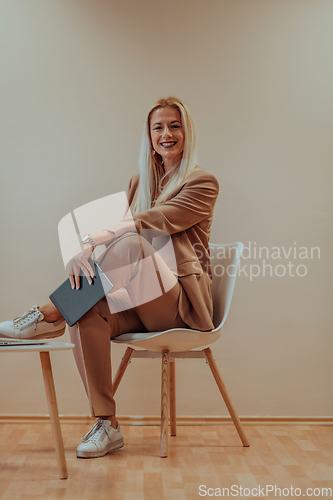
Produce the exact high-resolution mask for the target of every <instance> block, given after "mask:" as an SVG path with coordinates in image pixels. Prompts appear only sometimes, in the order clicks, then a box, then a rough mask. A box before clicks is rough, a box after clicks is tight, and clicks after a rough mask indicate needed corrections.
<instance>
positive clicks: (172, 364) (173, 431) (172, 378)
mask: <svg viewBox="0 0 333 500" xmlns="http://www.w3.org/2000/svg"><path fill="white" fill-rule="evenodd" d="M169 370H170V380H169V384H170V434H171V436H176V433H177V426H176V362H175V360H173V361H170V368H169Z"/></svg>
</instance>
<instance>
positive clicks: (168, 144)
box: [160, 141, 177, 148]
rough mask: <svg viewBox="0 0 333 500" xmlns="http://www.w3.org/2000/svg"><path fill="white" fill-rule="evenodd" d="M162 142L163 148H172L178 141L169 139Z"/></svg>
mask: <svg viewBox="0 0 333 500" xmlns="http://www.w3.org/2000/svg"><path fill="white" fill-rule="evenodd" d="M160 144H161V146H162V147H163V148H172V147H173V146H174V145H175V144H177V142H175V141H173V142H171V141H169V142H161V143H160Z"/></svg>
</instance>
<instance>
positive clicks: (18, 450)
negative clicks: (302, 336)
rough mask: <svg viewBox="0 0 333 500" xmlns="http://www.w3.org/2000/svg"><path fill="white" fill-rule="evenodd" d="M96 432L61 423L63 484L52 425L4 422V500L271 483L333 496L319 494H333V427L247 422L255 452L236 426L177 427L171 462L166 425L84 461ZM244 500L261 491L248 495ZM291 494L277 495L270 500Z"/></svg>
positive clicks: (132, 431) (0, 435)
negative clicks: (163, 452) (164, 439)
mask: <svg viewBox="0 0 333 500" xmlns="http://www.w3.org/2000/svg"><path fill="white" fill-rule="evenodd" d="M89 428H90V425H83V424H62V433H63V437H64V445H65V452H66V459H67V466H68V473H69V477H68V479H65V480H60V479H58V468H57V463H56V457H55V452H54V447H53V441H52V433H51V427H50V425H49V424H38V423H32V424H31V423H27V424H5V423H3V424H1V426H0V498H1V500H17V499H24V500H38V499H47V500H49V499H50V500H53V499H70V500H76V499H81V500H86V499H87V500H88V499H89V500H101V499H102V500H103V499H110V500H118V499H119V500H120V499H121V500H123V499H124V500H132V499H133V500H141V499H147V500H150V499H151V500H163V499H164V500H178V499H191V500H192V499H193V500H194V499H199V498H201V497H202V496H203V494H201V496H200V495H199V486H200V485H204V486H205V487H206V489H204V488H203V487H202V489H201V493H203V492H204V491H207V489H208V488H214V489H215V488H220V489H221V490H222V489H223V488H231V487H232V486H233V485H234V488H238V489H237V490H235V489H234V493H235V492H238V498H241V496H240V487H242V488H250V489H252V488H258V487H259V486H260V487H265V486H266V485H272V486H273V487H275V486H276V487H277V488H281V490H282V489H283V488H289V489H290V488H291V487H293V488H300V489H301V496H306V490H307V488H313V489H314V488H319V489H320V490H318V489H317V490H315V495H313V496H316V497H317V498H333V495H332V494H329V492H328V494H326V493H324V494H320V495H318V492H319V491H321V489H322V488H332V489H333V426H329V425H295V424H290V425H245V431H246V433H247V436H248V438H249V440H250V443H251V447H250V448H243V447H242V445H241V442H240V440H239V438H238V435H237V433H236V431H235V429H234V427H233V426H232V425H231V424H230V425H229V424H222V425H216V426H210V425H207V426H178V427H177V436H176V437H172V438H169V456H168V457H167V458H160V456H159V451H160V429H159V427H157V426H122V430H123V434H124V440H125V446H124V448H122V449H121V450H118V451H116V452H114V453H112V454H109V455H107V456H105V457H103V458H98V459H88V460H87V459H86V460H84V459H77V458H76V456H75V449H76V447H77V445H78V444H79V442H80V438H81V435H82V434H84V433H85V432H87V431H88V430H89ZM212 491H213V490H210V493H212ZM277 491H278V490H277ZM217 492H218V490H217ZM285 493H286V491H285ZM224 496H227V492H226V490H225V494H224ZM234 496H235V495H234ZM245 496H246V497H247V498H255V496H256V494H254V495H249V492H248V491H247V490H245V491H244V492H243V498H244V497H245ZM261 496H263V495H261ZM292 496H295V495H291V494H290V495H283V494H282V493H281V494H280V496H279V494H278V495H275V494H274V492H273V493H269V494H268V495H267V496H266V498H279V497H280V498H291V497H292ZM229 497H232V495H231V490H230V493H229ZM206 498H209V497H208V495H206ZM213 498H216V497H215V496H214V497H213Z"/></svg>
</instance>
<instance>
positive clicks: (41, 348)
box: [0, 339, 74, 479]
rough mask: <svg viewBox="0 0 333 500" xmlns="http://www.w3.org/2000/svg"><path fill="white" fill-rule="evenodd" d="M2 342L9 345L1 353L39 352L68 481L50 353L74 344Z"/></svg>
mask: <svg viewBox="0 0 333 500" xmlns="http://www.w3.org/2000/svg"><path fill="white" fill-rule="evenodd" d="M0 340H1V341H2V342H8V344H5V345H0V352H1V353H6V352H7V353H9V352H22V351H24V352H27V351H38V352H39V356H40V362H41V365H42V372H43V378H44V385H45V392H46V399H47V404H48V408H49V413H50V419H51V426H52V432H53V439H54V444H55V449H56V455H57V461H58V467H59V472H60V479H67V477H68V473H67V465H66V458H65V451H64V444H63V440H62V435H61V428H60V421H59V412H58V405H57V399H56V393H55V388H54V382H53V375H52V367H51V360H50V351H63V350H68V349H73V347H74V344H69V343H65V342H55V341H48V340H41V341H38V340H34V341H30V340H29V341H28V342H29V345H22V344H21V343H20V341H13V340H12V339H0Z"/></svg>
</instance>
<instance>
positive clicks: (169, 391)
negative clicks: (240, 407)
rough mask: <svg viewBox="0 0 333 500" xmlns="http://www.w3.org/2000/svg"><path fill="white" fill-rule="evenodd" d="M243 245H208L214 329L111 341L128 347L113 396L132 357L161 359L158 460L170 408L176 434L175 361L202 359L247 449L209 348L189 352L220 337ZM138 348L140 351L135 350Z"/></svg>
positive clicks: (172, 430)
mask: <svg viewBox="0 0 333 500" xmlns="http://www.w3.org/2000/svg"><path fill="white" fill-rule="evenodd" d="M243 246H244V245H243V243H230V244H227V245H219V244H211V245H210V254H211V263H212V270H213V283H212V296H213V322H214V325H215V328H214V330H211V331H209V332H201V331H198V330H192V329H181V328H173V329H171V330H166V331H163V332H145V333H124V334H122V335H119V336H117V337H115V338H114V339H111V340H112V342H114V343H117V344H129V345H131V346H132V347H127V349H126V351H125V354H124V356H123V358H122V360H121V362H120V365H119V367H118V370H117V373H116V375H115V377H114V380H113V394H115V392H116V390H117V388H118V386H119V383H120V381H121V379H122V377H123V375H124V373H125V370H126V368H127V366H128V364H129V363H130V361H131V359H132V358H157V357H160V358H162V387H161V457H166V456H167V453H168V414H169V407H170V433H171V436H175V435H176V402H175V359H176V358H204V359H206V362H207V364H208V365H209V367H210V369H211V371H212V374H213V376H214V378H215V381H216V383H217V385H218V388H219V390H220V392H221V394H222V397H223V399H224V402H225V404H226V406H227V408H228V411H229V413H230V416H231V418H232V420H233V423H234V425H235V427H236V429H237V431H238V434H239V436H240V439H241V440H242V443H243V446H250V445H249V442H248V440H247V438H246V436H245V432H244V429H243V426H242V424H241V422H240V420H239V417H238V415H237V413H236V410H235V408H234V406H233V404H232V401H231V399H230V396H229V394H228V391H227V389H226V386H225V384H224V382H223V380H222V377H221V375H220V372H219V370H218V367H217V364H216V363H215V360H214V357H213V354H212V351H211V349H210V348H209V347H206V348H205V349H202V350H192V349H196V348H198V347H203V346H207V345H209V344H212V343H213V342H216V340H218V339H219V338H220V336H221V333H222V327H223V325H224V323H225V321H226V319H227V315H228V312H229V308H230V303H231V298H232V294H233V290H234V285H235V281H236V275H237V270H238V264H239V259H240V254H241V252H242V249H243ZM135 347H138V348H139V349H135Z"/></svg>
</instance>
